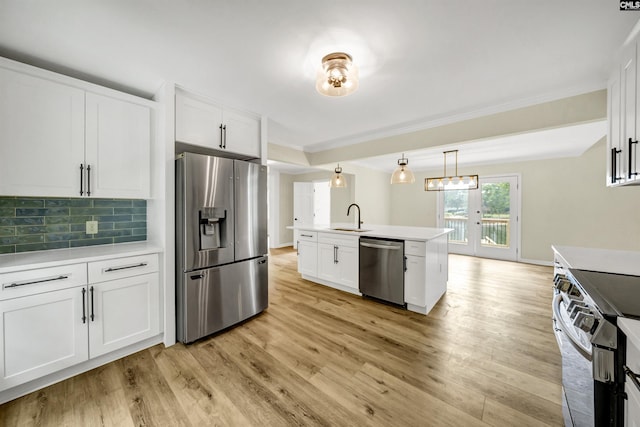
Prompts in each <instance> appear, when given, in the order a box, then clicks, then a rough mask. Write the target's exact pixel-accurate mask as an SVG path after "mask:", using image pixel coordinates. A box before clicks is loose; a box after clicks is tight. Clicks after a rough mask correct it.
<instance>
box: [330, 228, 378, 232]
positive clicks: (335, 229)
mask: <svg viewBox="0 0 640 427" xmlns="http://www.w3.org/2000/svg"><path fill="white" fill-rule="evenodd" d="M331 230H334V231H352V232H354V233H363V232H365V231H371V230H363V229H360V228H332V229H331Z"/></svg>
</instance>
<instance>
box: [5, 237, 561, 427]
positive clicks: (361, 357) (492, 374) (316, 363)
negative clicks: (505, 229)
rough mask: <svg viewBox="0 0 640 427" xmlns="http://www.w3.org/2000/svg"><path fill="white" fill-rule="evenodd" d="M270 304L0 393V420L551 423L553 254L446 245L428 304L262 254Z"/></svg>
mask: <svg viewBox="0 0 640 427" xmlns="http://www.w3.org/2000/svg"><path fill="white" fill-rule="evenodd" d="M269 273H270V285H269V297H270V304H269V308H268V310H266V311H265V312H264V313H262V314H261V315H259V316H257V317H256V318H254V319H252V320H250V321H248V322H246V323H244V324H242V325H240V326H238V327H236V328H233V329H231V330H229V331H227V332H225V333H222V334H219V335H217V336H214V337H211V338H208V339H204V340H201V341H198V342H197V343H195V344H192V345H189V346H184V345H181V344H177V345H174V346H172V347H169V348H164V347H163V346H162V345H159V346H155V347H153V348H150V349H148V350H145V351H141V352H139V353H136V354H134V355H132V356H129V357H126V358H124V359H121V360H118V361H116V362H113V363H110V364H108V365H106V366H103V367H100V368H97V369H94V370H92V371H90V372H87V373H85V374H82V375H79V376H76V377H74V378H71V379H69V380H66V381H63V382H61V383H58V384H55V385H52V386H50V387H47V388H45V389H42V390H40V391H37V392H35V393H32V394H30V395H28V396H24V397H22V398H20V399H17V400H14V401H12V402H9V403H6V404H4V405H2V406H0V425H3V426H22V425H24V426H30V425H47V426H91V425H106V426H130V425H137V426H208V425H220V426H284V425H324V426H341V425H345V426H361V425H363V426H365V425H376V426H378V425H379V426H487V425H491V426H545V425H552V426H560V425H562V410H561V406H560V402H561V385H560V380H561V372H560V355H559V352H558V349H557V345H556V342H555V338H554V335H553V332H552V329H551V304H550V301H551V278H552V269H551V268H550V267H541V266H533V265H526V264H516V263H510V262H505V261H494V260H486V259H479V258H472V257H464V256H456V255H451V256H450V263H449V289H448V291H447V294H446V295H445V296H444V298H443V299H442V300H441V301H440V302H439V303H438V305H437V306H436V308H435V309H434V310H433V311H432V313H430V314H429V315H428V316H422V315H419V314H416V313H412V312H408V311H405V310H400V309H398V308H394V307H390V306H386V305H382V304H379V303H376V302H373V301H369V300H365V299H362V298H361V297H357V296H353V295H350V294H346V293H343V292H340V291H336V290H332V289H330V288H327V287H324V286H321V285H317V284H314V283H311V282H307V281H304V280H302V279H301V278H300V276H299V275H298V273H297V272H296V254H295V252H294V251H292V250H291V249H290V248H289V249H283V250H276V251H273V252H272V256H271V258H270V271H269Z"/></svg>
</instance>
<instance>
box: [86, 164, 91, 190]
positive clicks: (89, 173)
mask: <svg viewBox="0 0 640 427" xmlns="http://www.w3.org/2000/svg"><path fill="white" fill-rule="evenodd" d="M87 196H91V165H87Z"/></svg>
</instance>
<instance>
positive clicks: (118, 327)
mask: <svg viewBox="0 0 640 427" xmlns="http://www.w3.org/2000/svg"><path fill="white" fill-rule="evenodd" d="M159 298H160V283H159V280H158V273H151V274H145V275H143V276H135V277H127V278H125V279H118V280H112V281H109V282H105V283H99V284H96V285H90V286H89V299H90V300H89V305H90V313H89V320H90V321H89V357H92V358H93V357H98V356H100V355H103V354H106V353H109V352H111V351H114V350H117V349H119V348H122V347H126V346H128V345H131V344H135V343H137V342H139V341H142V340H144V339H147V338H151V337H153V336H155V335H158V334H159V333H160V315H159V306H160V302H159Z"/></svg>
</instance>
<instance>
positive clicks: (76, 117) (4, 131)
mask: <svg viewBox="0 0 640 427" xmlns="http://www.w3.org/2000/svg"><path fill="white" fill-rule="evenodd" d="M83 162H84V92H83V91H82V90H79V89H75V88H72V87H69V86H65V85H62V84H59V83H54V82H52V81H49V80H45V79H41V78H37V77H32V76H29V75H26V74H21V73H17V72H14V71H10V70H5V69H2V68H0V195H7V196H11V195H13V196H15V195H20V196H59V197H60V196H62V197H78V196H80V165H81V164H82V163H83ZM45 172H46V178H45V175H44V173H45Z"/></svg>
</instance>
